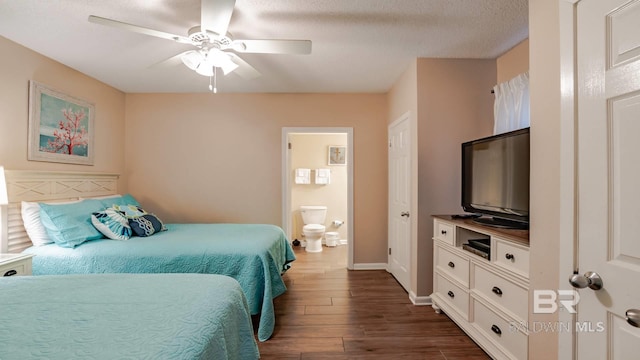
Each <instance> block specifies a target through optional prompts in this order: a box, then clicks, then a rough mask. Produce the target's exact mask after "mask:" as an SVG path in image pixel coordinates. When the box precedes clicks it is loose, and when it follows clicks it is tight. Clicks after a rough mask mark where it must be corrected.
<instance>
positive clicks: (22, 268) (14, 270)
mask: <svg viewBox="0 0 640 360" xmlns="http://www.w3.org/2000/svg"><path fill="white" fill-rule="evenodd" d="M32 257H33V255H30V254H0V276H14V275H16V276H17V275H31V258H32Z"/></svg>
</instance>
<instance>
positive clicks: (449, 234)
mask: <svg viewBox="0 0 640 360" xmlns="http://www.w3.org/2000/svg"><path fill="white" fill-rule="evenodd" d="M433 238H434V239H438V240H440V241H443V242H445V243H447V244H449V245H455V244H454V241H455V239H454V230H453V225H451V224H448V223H445V222H442V221H438V220H435V221H434V225H433Z"/></svg>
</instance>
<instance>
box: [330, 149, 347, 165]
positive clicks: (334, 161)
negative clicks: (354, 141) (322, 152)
mask: <svg viewBox="0 0 640 360" xmlns="http://www.w3.org/2000/svg"><path fill="white" fill-rule="evenodd" d="M346 164H347V148H346V147H345V146H329V165H346Z"/></svg>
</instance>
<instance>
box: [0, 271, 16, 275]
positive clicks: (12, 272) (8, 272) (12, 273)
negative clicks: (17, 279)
mask: <svg viewBox="0 0 640 360" xmlns="http://www.w3.org/2000/svg"><path fill="white" fill-rule="evenodd" d="M17 273H18V272H17V271H15V270H9V271H7V272H6V273H4V275H2V276H13V275H16V274H17Z"/></svg>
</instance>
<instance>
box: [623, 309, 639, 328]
mask: <svg viewBox="0 0 640 360" xmlns="http://www.w3.org/2000/svg"><path fill="white" fill-rule="evenodd" d="M624 316H626V317H625V320H627V322H628V323H629V325H631V326H634V327H640V310H638V309H629V310H627V312H626V313H624Z"/></svg>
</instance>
